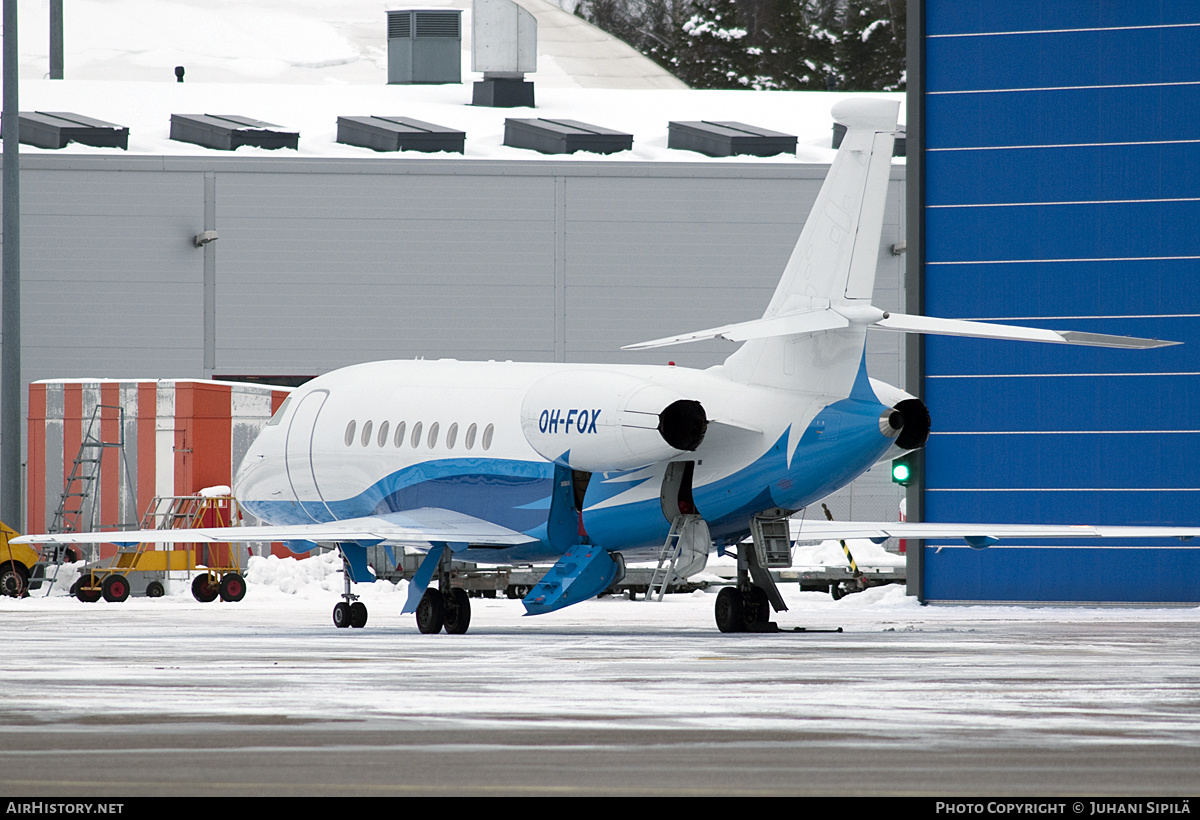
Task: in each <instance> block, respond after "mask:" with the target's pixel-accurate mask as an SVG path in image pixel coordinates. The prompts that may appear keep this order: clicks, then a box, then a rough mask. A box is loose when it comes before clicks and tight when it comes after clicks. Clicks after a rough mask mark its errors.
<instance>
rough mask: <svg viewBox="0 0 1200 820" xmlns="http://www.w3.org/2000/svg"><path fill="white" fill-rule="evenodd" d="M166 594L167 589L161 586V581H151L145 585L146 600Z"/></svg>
mask: <svg viewBox="0 0 1200 820" xmlns="http://www.w3.org/2000/svg"><path fill="white" fill-rule="evenodd" d="M166 594H167V588H166V587H164V586H163V585H162V582H161V581H151V582H150V583H148V584H146V597H147V598H161V597H162V596H164V595H166Z"/></svg>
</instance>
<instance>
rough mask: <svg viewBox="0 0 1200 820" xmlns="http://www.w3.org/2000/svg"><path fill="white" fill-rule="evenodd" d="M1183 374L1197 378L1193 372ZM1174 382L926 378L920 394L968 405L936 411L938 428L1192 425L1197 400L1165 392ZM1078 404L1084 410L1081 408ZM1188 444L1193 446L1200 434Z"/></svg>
mask: <svg viewBox="0 0 1200 820" xmlns="http://www.w3.org/2000/svg"><path fill="white" fill-rule="evenodd" d="M1189 380H1190V381H1192V382H1197V381H1200V376H1191V377H1189ZM1177 383H1178V382H1177V380H1176V379H1175V377H1172V376H1159V375H1147V376H1133V377H1113V376H1106V375H1100V376H1071V377H1056V376H1033V377H1029V376H1024V377H1022V376H1014V377H1011V378H987V377H984V378H971V377H965V378H953V379H928V380H927V381H926V383H925V400H926V402H928V403H929V404H930V405H931V406H934V407H946V408H951V407H953V408H959V407H967V408H971V411H970V412H964V413H954V412H952V413H943V414H939V416H938V419H937V421H938V425H937V432H938V435H940V436H944V435H959V434H962V433H978V434H994V433H1001V432H1009V431H1021V432H1026V433H1036V434H1039V435H1040V434H1045V433H1049V432H1053V431H1055V430H1060V429H1062V420H1063V419H1072V420H1073V423H1072V424H1071V426H1070V429H1071V430H1072V431H1073V432H1079V433H1087V432H1101V431H1109V430H1115V431H1121V432H1130V431H1136V432H1137V433H1139V434H1144V433H1147V432H1150V431H1156V430H1191V429H1194V428H1195V427H1196V408H1195V407H1194V406H1192V405H1191V404H1188V403H1186V402H1181V401H1178V400H1177V399H1176V398H1175V397H1174V396H1173V395H1171V390H1172V388H1173V387H1174V386H1175V385H1176V384H1177ZM1192 389H1195V387H1194V386H1193V387H1192ZM1081 407H1083V408H1087V412H1086V413H1080V412H1079V408H1081ZM977 408H980V409H982V411H983V412H982V413H980V412H978V410H977ZM1027 444H1030V445H1032V444H1033V443H1032V442H1027ZM1195 446H1196V447H1200V438H1198V439H1197V440H1196V443H1195ZM1196 452H1200V450H1196V449H1194V448H1193V450H1192V452H1191V453H1190V454H1189V458H1194V456H1195V454H1196Z"/></svg>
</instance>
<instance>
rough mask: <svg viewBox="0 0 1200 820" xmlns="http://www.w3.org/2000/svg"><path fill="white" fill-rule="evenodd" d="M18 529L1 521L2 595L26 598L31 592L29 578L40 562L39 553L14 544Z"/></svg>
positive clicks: (0, 584)
mask: <svg viewBox="0 0 1200 820" xmlns="http://www.w3.org/2000/svg"><path fill="white" fill-rule="evenodd" d="M17 535H18V533H17V531H16V530H14V529H13V528H12V527H9V526H8V525H6V524H5V523H4V522H2V521H0V595H9V596H11V597H13V598H24V597H25V596H26V595H28V594H29V578H30V576H31V575H32V574H33V568H34V566H35V565H36V564H37V562H38V554H37V552H36V551H35V550H33V549H32V548H31V547H27V546H25V545H24V544H14V543H12V542H11V540H10V539H13V538H16V537H17Z"/></svg>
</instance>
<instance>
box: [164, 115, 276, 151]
mask: <svg viewBox="0 0 1200 820" xmlns="http://www.w3.org/2000/svg"><path fill="white" fill-rule="evenodd" d="M280 127H281V126H278V125H272V124H271V123H269V122H263V121H262V120H252V119H250V118H249V117H239V116H237V115H235V114H172V115H171V139H173V140H177V141H178V142H191V143H195V144H196V145H203V146H204V147H205V148H217V149H219V150H222V151H232V150H233V149H235V148H240V147H241V146H243V145H253V146H255V147H257V148H295V147H296V146H297V144H298V143H299V142H300V134H299V132H297V131H282V130H278V129H279V128H280Z"/></svg>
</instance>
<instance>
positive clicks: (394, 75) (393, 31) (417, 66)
mask: <svg viewBox="0 0 1200 820" xmlns="http://www.w3.org/2000/svg"><path fill="white" fill-rule="evenodd" d="M387 24H388V27H387V42H388V80H387V81H388V84H389V85H414V84H419V83H425V84H429V83H461V82H462V11H460V10H458V9H445V10H440V9H439V10H436V11H415V10H409V11H389V12H388V13H387Z"/></svg>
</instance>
